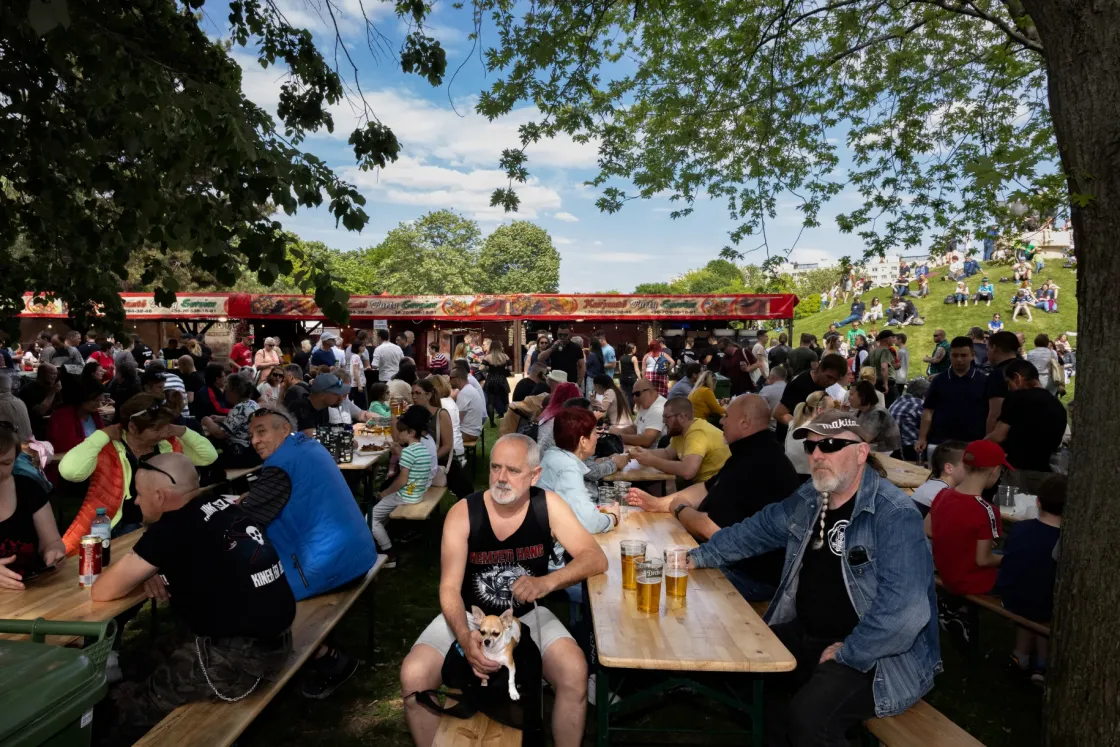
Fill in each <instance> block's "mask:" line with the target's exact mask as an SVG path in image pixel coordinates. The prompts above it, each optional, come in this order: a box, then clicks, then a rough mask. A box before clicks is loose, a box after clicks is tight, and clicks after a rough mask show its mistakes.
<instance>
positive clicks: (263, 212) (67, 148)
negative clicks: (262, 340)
mask: <svg viewBox="0 0 1120 747" xmlns="http://www.w3.org/2000/svg"><path fill="white" fill-rule="evenodd" d="M201 5H202V2H201V0H178V1H177V0H148V1H147V2H143V3H139V4H138V3H135V2H125V1H124V0H52V2H49V3H48V2H44V1H43V0H8V1H7V2H4V3H0V102H3V108H4V111H5V116H4V117H2V118H0V174H3V175H4V183H3V185H2V187H3V188H2V189H0V252H3V256H5V257H6V258H7V259H9V260H12V261H6V262H5V263H4V264H5V272H4V273H3V277H2V279H0V318H6V319H8V320H11V319H12V318H13V317H14V315H15V314H18V313H19V311H20V310H21V308H22V295H23V293H24V292H25V291H26V290H34V291H36V292H39V293H43V294H44V295H49V296H51V297H57V298H61V299H63V300H65V301H66V302H67V303H68V304H69V306H70V311H71V315H72V316H73V317H74V318H75V321H76V322H77V323H78V324H79V326H84V325H85V324H86V323H88V321H89V319H90V316H91V314H93V313H94V312H95V311H96V312H97V313H100V314H103V315H104V317H105V318H104V320H103V321H102V324H103V325H104V326H108V327H117V328H119V327H120V326H121V325H122V324H123V321H124V311H123V308H122V305H121V301H120V298H119V296H118V295H117V294H118V291H119V290H120V288H121V287H122V285H124V284H125V283H127V282H128V281H129V279H128V263H129V259H130V257H132V256H133V254H134V252H137V251H138V250H141V249H142V248H143V249H145V254H146V256H147V258H148V262H147V264H146V266H145V267H144V268H143V270H142V273H141V275H142V277H141V280H140V282H141V283H142V284H143V285H145V286H151V287H153V288H154V289H155V293H156V298H157V300H158V301H160V302H164V303H170V302H171V301H172V300H173V299H174V293H175V291H177V290H178V289H179V288H180V280H179V279H178V277H177V276H176V273H175V271H174V268H173V267H172V265H173V258H171V255H172V252H175V253H185V256H187V257H189V264H190V266H191V268H192V272H200V273H205V274H207V275H209V276H210V277H212V278H213V279H214V283H215V285H219V286H225V287H228V286H231V285H233V284H234V283H235V282H236V281H237V279H238V277H239V275H240V274H241V273H242V272H243V271H244V270H248V271H251V272H253V273H255V274H256V278H257V280H258V281H259V282H260V283H261V284H263V285H265V286H271V285H273V284H274V283H275V281H276V279H277V278H279V277H280V276H282V275H291V277H292V279H293V280H294V282H295V283H296V285H297V286H298V287H299V288H300V289H303V290H305V291H314V293H315V298H316V302H317V303H318V304H319V306H320V307H321V308H322V309H323V310H324V311H325V312H326V313H327V315H328V316H330V317H331V318H332V319H335V320H336V321H345V319H346V317H347V312H346V301H347V298H348V294H347V293H346V291H345V290H343V289H342V288H341V287H340V286H339V285H338V284H337V282H336V281H337V279H336V278H335V277H333V276H332V274H331V272H330V269H329V267H328V266H327V265H326V264H325V263H323V262H322V261H320V260H319V259H317V258H316V257H314V256H312V255H308V254H305V253H304V252H303V249H302V248H301V247H300V246H299V245H293V244H292V242H291V241H290V237H289V235H288V234H286V233H284V232H283V231H282V230H281V227H280V224H279V222H278V221H276V220H274V219H272V218H270V217H269V215H270V213H271V212H272V209H273V206H275V207H277V208H279V209H281V210H283V211H284V212H285V213H286V214H289V215H290V214H292V213H294V212H295V211H296V210H297V209H299V208H307V207H314V206H318V205H322V204H324V203H326V205H327V207H328V208H329V210H330V212H331V214H332V215H333V216H334V217H335V219H336V221H337V222H338V223H339V224H340V225H342V226H343V227H345V228H346V229H347V230H352V231H353V230H361V228H362V227H363V226H365V224H366V222H367V220H368V217H367V215H366V213H365V212H364V211H363V209H362V205H363V204H364V203H365V200H364V198H363V197H362V195H361V194H359V192H358V191H357V189H356V188H355V187H354V186H353V185H351V184H349V183H347V182H344V181H342V180H341V179H339V178H338V177H337V176H336V175H335V174H334V173H333V172H332V171H331V169H330V168H328V167H327V166H326V164H325V163H324V162H323V161H322V160H320V159H319V158H317V157H316V156H314V155H311V154H309V153H305V152H302V151H301V150H300V145H301V143H302V142H303V140H304V138H305V137H306V136H307V135H308V133H311V132H317V131H320V130H327V131H331V130H333V128H334V122H333V120H332V117H331V114H330V112H329V108H330V107H331V106H332V105H334V104H337V103H338V102H339V101H340V100H341V99H342V98H343V97H344V95H345V89H344V85H343V79H342V77H341V76H340V74H339V71H338V70H337V69H336V68H335V67H332V65H331V64H329V63H328V62H327V61H326V60H325V59H324V57H323V55H322V54H321V52H320V51H319V50H318V49H316V47H315V44H314V43H313V40H312V36H311V34H310V33H309V32H307V31H305V30H300V29H296V28H293V27H292V26H291V25H290V24H288V23H287V21H286V20H285V18H284V16H283V14H282V13H281V12H280V10H278V8H277V6H276V4H275V3H273V2H270V1H269V0H233V2H231V3H230V5H229V24H230V37H231V39H232V43H235V44H237V45H240V46H242V47H252V48H253V50H254V53H255V55H256V57H257V59H258V62H259V63H260V64H261V65H262V66H265V67H268V66H282V67H286V69H287V70H288V72H289V78H288V80H287V82H286V83H285V84H284V85H283V87H282V89H281V94H280V101H279V106H278V109H277V114H278V116H279V119H280V122H279V124H278V123H277V122H275V121H274V120H273V118H272V117H271V116H270V115H269V114H268V113H266V112H265V111H263V110H262V109H260V108H259V107H258V106H256V105H255V104H253V103H252V102H251V101H249V100H248V99H246V98H245V97H244V96H243V95H242V93H241V69H240V67H239V66H238V65H237V63H236V62H235V61H234V59H233V58H232V57H231V55H230V53H229V49H228V48H227V45H226V44H222V43H218V42H215V41H213V40H211V39H209V38H208V37H207V36H206V34H205V33H204V32H203V30H202V29H201V28H200V18H201V15H200V14H199V13H198V12H197V11H198V8H199V7H200V6H201ZM329 7H330V5H329V4H328V9H329ZM396 11H397V14H398V15H399V16H401V17H403V18H405V19H406V20H407V22H408V25H409V28H410V32H409V34H408V36H407V38H406V39H405V41H404V43H403V44H402V46H401V49H400V59H401V65H402V68H403V69H404V70H405V72H415V73H417V74H419V75H421V76H423V77H425V78H426V79H427V80H428V81H429V82H430V83H432V84H438V83H439V82H440V81H441V80H442V76H443V73H444V70H445V68H446V59H445V56H444V53H443V50H442V49H441V48H440V47H439V45H438V44H437V43H436V42H435V41H434V40H433V39H431V38H430V37H428V36H427V35H426V33H425V31H424V27H423V20H424V16H425V14H426V12H427V6H425V5H424V4H423V3H420V2H416V1H415V0H399V1H398V2H397V3H396ZM370 28H371V31H370V36H371V38H372V36H373V34H374V32H375V29H372V27H370ZM355 72H356V71H355ZM355 82H356V81H355ZM358 90H359V92H360V87H359V88H358ZM359 95H360V93H359ZM350 145H351V146H352V147H353V150H354V158H355V160H356V162H357V164H358V165H359V167H360V168H362V169H370V168H375V167H384V166H386V165H387V164H388V163H390V162H391V161H394V160H396V158H397V154H398V151H399V148H400V146H399V144H398V142H397V139H396V137H395V136H394V134H393V133H392V131H391V130H390V129H389V128H388V127H386V126H385V125H384V124H382V123H381V122H380V121H378V120H377V118H376V116H375V115H374V113H373V112H372V110H370V109H369V107H368V106H367V107H365V109H364V116H363V118H362V122H361V124H360V126H359V127H358V128H357V129H356V130H355V131H354V132H353V133H352V134H351V136H350ZM21 252H24V253H26V252H30V253H31V254H32V256H34V258H35V261H33V262H27V261H19V260H20V259H21V258H23V257H25V256H26V254H24V253H21ZM300 263H302V266H301V267H300V268H298V269H296V267H295V265H296V264H300Z"/></svg>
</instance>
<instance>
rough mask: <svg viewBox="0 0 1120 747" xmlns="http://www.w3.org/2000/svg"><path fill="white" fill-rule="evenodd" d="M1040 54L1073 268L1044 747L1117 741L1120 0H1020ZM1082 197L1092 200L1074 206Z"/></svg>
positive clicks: (1106, 746) (1106, 745)
mask: <svg viewBox="0 0 1120 747" xmlns="http://www.w3.org/2000/svg"><path fill="white" fill-rule="evenodd" d="M1024 5H1025V6H1026V9H1027V12H1028V13H1029V14H1030V15H1031V18H1033V19H1034V21H1035V23H1036V24H1037V28H1038V32H1039V36H1040V37H1041V38H1042V43H1043V46H1044V48H1045V50H1046V53H1045V58H1046V66H1047V70H1048V73H1049V97H1050V110H1051V115H1052V117H1053V121H1054V131H1055V133H1056V135H1057V140H1058V148H1059V150H1060V152H1061V158H1062V166H1063V168H1064V169H1065V173H1066V175H1067V177H1068V181H1069V190H1070V194H1071V199H1072V202H1073V203H1074V206H1073V210H1072V218H1073V230H1074V235H1075V236H1076V251H1077V262H1078V272H1077V275H1078V278H1077V280H1078V282H1077V301H1078V304H1079V306H1078V308H1079V314H1078V315H1079V319H1078V337H1077V354H1078V355H1077V405H1076V407H1075V408H1074V409H1073V424H1074V425H1073V454H1072V459H1071V465H1070V483H1069V499H1068V501H1067V503H1066V510H1065V515H1064V518H1063V526H1062V540H1061V559H1060V561H1059V565H1058V584H1057V589H1056V595H1055V606H1054V611H1055V614H1054V623H1053V631H1054V638H1053V652H1052V654H1051V659H1050V662H1051V663H1050V672H1049V674H1048V676H1047V682H1046V702H1045V711H1044V744H1046V745H1047V746H1048V747H1082V746H1084V747H1110V746H1111V745H1120V625H1118V623H1120V489H1118V477H1120V410H1118V408H1117V406H1116V402H1117V399H1116V395H1117V387H1118V384H1120V376H1118V375H1117V365H1116V364H1117V361H1120V344H1118V343H1120V303H1118V302H1117V283H1118V281H1120V251H1118V248H1120V247H1118V246H1117V244H1118V242H1120V2H1117V0H1024ZM1078 195H1089V196H1091V197H1092V200H1091V201H1090V202H1088V204H1086V205H1085V206H1084V207H1081V208H1079V207H1077V200H1078V197H1077V196H1078Z"/></svg>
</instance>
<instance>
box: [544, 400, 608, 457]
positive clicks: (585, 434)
mask: <svg viewBox="0 0 1120 747" xmlns="http://www.w3.org/2000/svg"><path fill="white" fill-rule="evenodd" d="M596 422H598V421H596V419H595V416H594V415H592V414H591V411H590V410H585V409H583V408H582V407H565V408H564V409H563V410H561V411H560V414H559V415H557V416H556V424H555V425H553V426H552V428H553V430H552V437H553V438H554V439H555V440H556V445H557V446H558V447H560V448H561V449H563V450H564V451H575V450H576V447H577V446H579V440H580V439H581V438H590V436H591V434H592V433H594V432H595V424H596Z"/></svg>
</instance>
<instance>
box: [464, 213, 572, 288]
mask: <svg viewBox="0 0 1120 747" xmlns="http://www.w3.org/2000/svg"><path fill="white" fill-rule="evenodd" d="M478 271H479V273H480V274H481V277H480V278H479V290H480V291H482V292H483V293H555V292H556V291H558V290H559V289H560V252H558V251H556V247H554V246H553V245H552V238H551V237H550V236H549V235H548V231H546V230H544V229H543V228H541V227H540V226H537V225H534V224H532V223H529V222H528V221H523V220H519V221H514V222H513V223H511V224H509V225H508V226H499V227H498V228H497V229H495V230H494V232H493V233H491V234H490V235H489V236H487V237H486V241H485V242H484V243H483V245H482V251H481V252H480V253H479V256H478Z"/></svg>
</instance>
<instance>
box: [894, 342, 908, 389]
mask: <svg viewBox="0 0 1120 747" xmlns="http://www.w3.org/2000/svg"><path fill="white" fill-rule="evenodd" d="M894 339H895V343H896V346H895V353H896V355H897V356H898V369H897V370H896V371H895V377H894V380H895V383H896V384H898V385H899V386H902V385H904V384H905V383H906V382H907V381H909V380H910V348H908V347H906V341H907V337H906V333H905V332H899V333H898V334H896V335H895V336H894Z"/></svg>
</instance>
